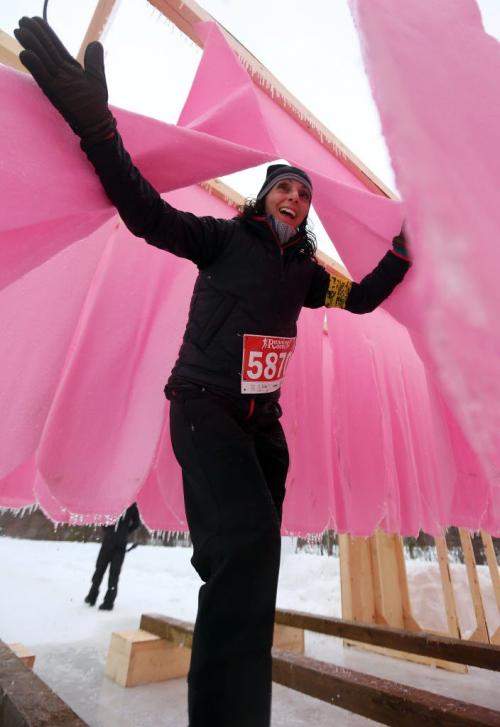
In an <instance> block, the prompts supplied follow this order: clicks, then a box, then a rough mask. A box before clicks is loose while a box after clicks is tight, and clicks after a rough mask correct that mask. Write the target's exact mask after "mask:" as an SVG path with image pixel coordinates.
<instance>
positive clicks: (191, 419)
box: [170, 392, 288, 727]
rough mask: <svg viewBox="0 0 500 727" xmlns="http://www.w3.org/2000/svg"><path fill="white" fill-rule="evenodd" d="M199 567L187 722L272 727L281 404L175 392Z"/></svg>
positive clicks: (283, 457) (176, 441) (283, 455)
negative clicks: (244, 403) (246, 403)
mask: <svg viewBox="0 0 500 727" xmlns="http://www.w3.org/2000/svg"><path fill="white" fill-rule="evenodd" d="M172 398H173V400H172V401H171V408H170V430H171V437H172V444H173V447H174V452H175V455H176V457H177V459H178V461H179V463H180V465H181V467H182V471H183V482H184V499H185V506H186V514H187V519H188V523H189V528H190V533H191V538H192V541H193V558H192V563H193V566H194V567H195V569H196V570H197V572H198V573H199V575H200V577H201V578H202V580H203V581H204V582H205V583H204V585H203V586H202V587H201V589H200V593H199V600H198V615H197V618H196V624H195V631H194V638H193V649H192V655H191V667H190V671H189V676H188V709H189V725H190V727H236V726H237V727H268V726H269V723H270V711H271V646H272V637H273V624H274V613H275V603H276V589H277V582H278V571H279V561H280V545H281V538H280V523H281V509H282V504H283V499H284V495H285V479H286V474H287V470H288V449H287V445H286V440H285V436H284V434H283V429H282V428H281V425H280V423H279V421H278V416H279V415H280V413H281V412H280V409H279V406H278V405H277V404H276V403H272V404H271V405H269V404H267V405H265V406H259V405H257V407H256V410H255V412H254V414H253V416H252V417H251V418H249V419H248V418H247V416H248V410H247V408H246V407H245V411H242V410H240V409H239V408H238V406H237V405H235V404H234V403H233V402H231V401H228V400H226V399H225V398H222V397H216V396H214V395H212V394H208V393H207V392H205V393H201V392H200V393H199V394H198V395H190V394H187V395H181V396H180V397H179V398H177V397H172Z"/></svg>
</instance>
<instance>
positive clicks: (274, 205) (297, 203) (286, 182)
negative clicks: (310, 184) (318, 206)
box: [265, 179, 311, 228]
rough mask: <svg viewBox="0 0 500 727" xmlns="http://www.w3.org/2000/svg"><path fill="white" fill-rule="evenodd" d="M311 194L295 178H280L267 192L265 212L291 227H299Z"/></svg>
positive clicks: (307, 207) (305, 213) (303, 218)
mask: <svg viewBox="0 0 500 727" xmlns="http://www.w3.org/2000/svg"><path fill="white" fill-rule="evenodd" d="M310 206H311V195H310V194H309V190H308V189H307V187H306V186H305V185H304V184H302V182H299V181H298V180H296V179H282V180H281V181H280V182H278V184H275V185H274V187H273V188H272V189H271V190H270V191H269V192H268V193H267V195H266V200H265V210H266V214H270V215H273V217H274V218H275V219H276V220H279V221H280V222H284V223H285V224H287V225H291V226H292V227H295V228H297V227H299V225H300V224H301V223H302V222H303V221H304V220H305V218H306V216H307V213H308V212H309V207H310Z"/></svg>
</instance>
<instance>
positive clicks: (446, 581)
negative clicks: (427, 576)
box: [434, 536, 461, 639]
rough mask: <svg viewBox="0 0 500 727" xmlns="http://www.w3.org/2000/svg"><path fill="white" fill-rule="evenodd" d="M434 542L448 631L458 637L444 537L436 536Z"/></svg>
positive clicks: (458, 628)
mask: <svg viewBox="0 0 500 727" xmlns="http://www.w3.org/2000/svg"><path fill="white" fill-rule="evenodd" d="M434 542H435V544H436V551H437V557H438V563H439V571H440V573H441V585H442V588H443V598H444V608H445V611H446V620H447V622H448V631H449V633H450V634H451V636H454V637H455V638H457V639H460V638H461V634H460V625H459V623H458V614H457V604H456V601H455V592H454V590H453V583H452V580H451V572H450V562H449V560H448V547H447V545H446V538H445V537H444V536H441V537H437V538H434Z"/></svg>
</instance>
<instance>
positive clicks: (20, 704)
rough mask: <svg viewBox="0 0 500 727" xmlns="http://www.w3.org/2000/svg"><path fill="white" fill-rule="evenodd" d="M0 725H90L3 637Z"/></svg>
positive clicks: (47, 726) (60, 726)
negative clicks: (38, 675) (16, 653)
mask: <svg viewBox="0 0 500 727" xmlns="http://www.w3.org/2000/svg"><path fill="white" fill-rule="evenodd" d="M0 725H5V727H87V723H86V722H84V721H83V720H81V719H80V717H78V715H77V714H76V713H75V712H73V710H72V709H70V707H68V705H67V704H65V703H64V702H63V700H62V699H60V697H58V696H57V694H56V693H55V692H53V691H52V689H50V688H49V687H48V686H47V685H46V684H45V683H44V682H43V681H42V680H41V679H40V678H39V677H37V676H36V674H34V673H33V671H32V670H31V669H30V668H29V667H28V666H26V665H25V664H23V662H22V661H21V659H19V658H18V657H17V656H16V655H15V654H14V652H13V651H12V650H11V649H9V647H8V646H7V645H6V644H4V643H3V641H0Z"/></svg>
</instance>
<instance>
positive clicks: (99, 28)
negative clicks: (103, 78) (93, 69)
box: [76, 0, 118, 64]
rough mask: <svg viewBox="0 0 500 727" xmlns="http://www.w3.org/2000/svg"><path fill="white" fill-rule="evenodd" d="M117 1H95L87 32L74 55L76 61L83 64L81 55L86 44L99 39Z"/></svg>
mask: <svg viewBox="0 0 500 727" xmlns="http://www.w3.org/2000/svg"><path fill="white" fill-rule="evenodd" d="M117 2H118V0H99V2H98V3H97V5H96V7H95V10H94V14H93V15H92V19H91V21H90V23H89V26H88V28H87V32H86V33H85V36H84V38H83V40H82V44H81V46H80V50H79V51H78V55H77V57H76V60H77V61H78V63H81V64H83V57H84V55H85V49H86V47H87V46H88V44H89V43H91V42H92V41H94V40H99V39H100V37H101V36H102V34H103V33H104V30H105V28H106V25H107V24H108V22H109V20H110V18H111V15H112V13H113V11H114V10H115V8H116V4H117Z"/></svg>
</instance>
